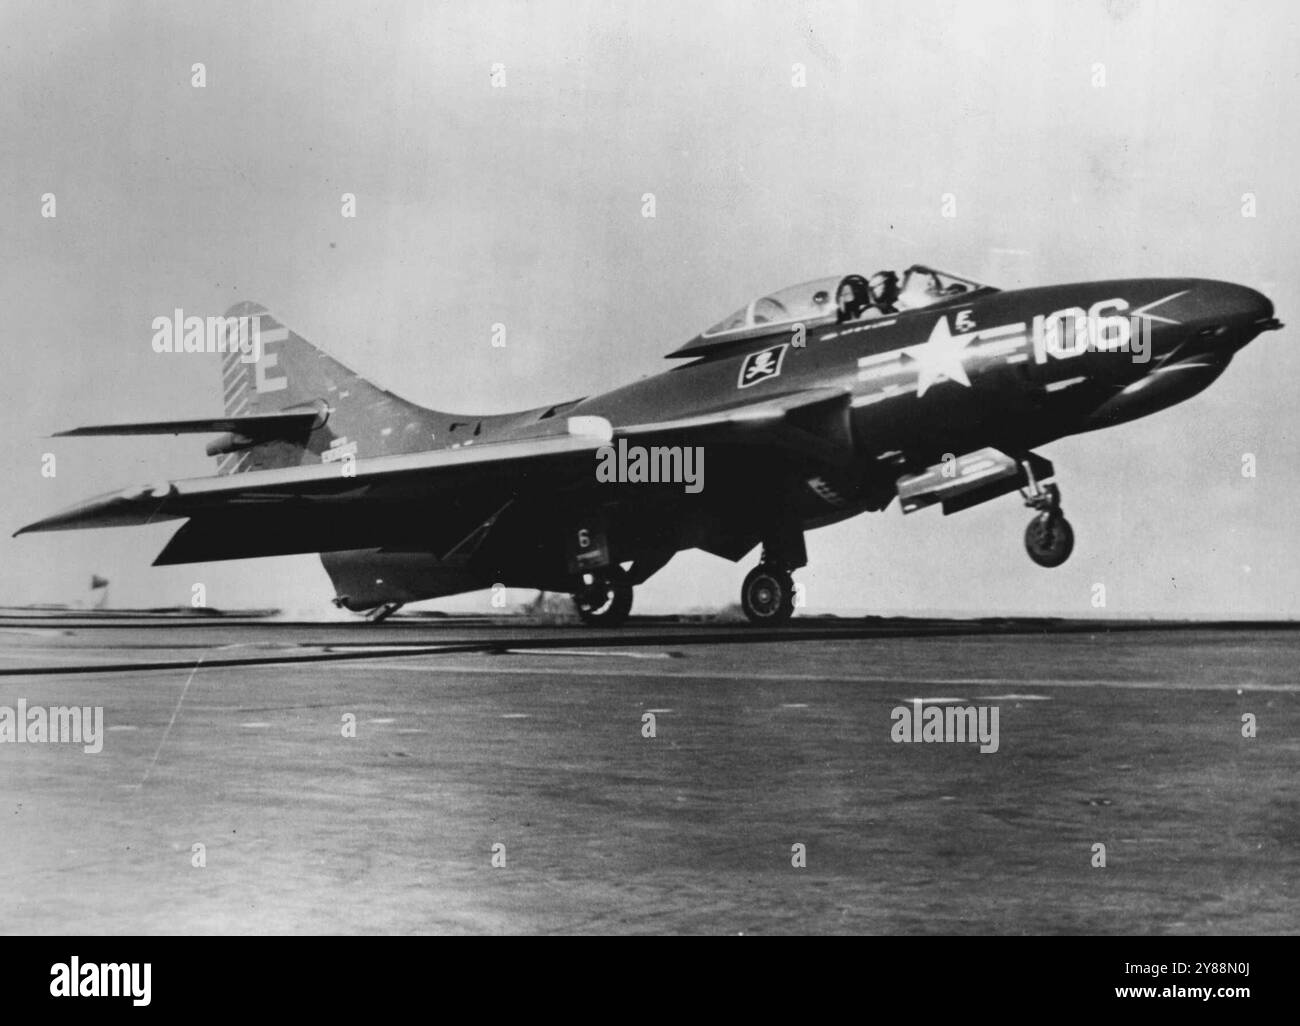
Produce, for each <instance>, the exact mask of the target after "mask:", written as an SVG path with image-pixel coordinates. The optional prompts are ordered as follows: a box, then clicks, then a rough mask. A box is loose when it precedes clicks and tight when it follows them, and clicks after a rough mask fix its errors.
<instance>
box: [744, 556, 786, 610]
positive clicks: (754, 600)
mask: <svg viewBox="0 0 1300 1026" xmlns="http://www.w3.org/2000/svg"><path fill="white" fill-rule="evenodd" d="M740 605H741V608H743V609H744V610H745V616H747V617H748V618H749V620H750V622H751V623H762V624H779V623H785V622H786V621H787V620H789V619H790V617H791V616H793V615H794V578H793V577H791V576H790V571H789V570H787V569H786V568H785V567H783V566H781V565H780V564H779V563H769V562H768V561H767V557H766V553H765V554H764V559H763V562H761V563H759V564H758V566H756V567H754V569H753V570H751V571H749V573H747V574H746V575H745V583H744V584H742V585H741V586H740Z"/></svg>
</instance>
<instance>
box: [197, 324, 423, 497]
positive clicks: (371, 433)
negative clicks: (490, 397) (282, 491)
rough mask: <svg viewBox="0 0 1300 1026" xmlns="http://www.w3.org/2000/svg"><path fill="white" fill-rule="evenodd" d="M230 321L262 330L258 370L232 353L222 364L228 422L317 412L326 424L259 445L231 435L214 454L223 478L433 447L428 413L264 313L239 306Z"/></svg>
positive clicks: (214, 448) (215, 447)
mask: <svg viewBox="0 0 1300 1026" xmlns="http://www.w3.org/2000/svg"><path fill="white" fill-rule="evenodd" d="M226 317H227V318H238V317H247V318H250V319H253V320H254V323H255V324H256V325H257V327H258V338H259V339H260V352H258V353H257V356H258V359H257V360H256V362H245V357H244V355H243V354H241V353H240V352H239V350H238V349H234V350H232V351H230V352H227V353H225V354H224V355H223V356H222V362H221V390H222V401H223V402H224V403H225V411H226V413H227V414H228V415H229V416H232V417H235V416H245V417H247V416H254V415H257V414H267V413H278V412H283V411H286V410H298V409H303V410H307V409H316V410H320V411H322V412H324V413H326V414H327V417H326V419H325V423H324V424H323V425H322V426H320V427H318V428H316V429H314V430H310V431H304V432H303V433H302V435H301V436H299V437H293V438H276V439H270V440H262V441H257V440H255V439H249V438H241V437H239V436H237V435H227V436H225V437H224V438H222V439H221V440H220V441H219V442H217V443H214V444H213V445H212V446H209V448H208V452H209V454H210V455H213V456H216V457H217V472H218V473H220V474H237V473H241V472H244V471H249V470H269V469H272V468H277V467H296V466H300V465H302V464H308V463H319V462H330V461H332V460H341V459H343V458H345V457H346V456H348V455H352V456H354V457H357V458H360V457H362V456H379V455H386V454H392V453H403V452H418V451H420V450H422V449H427V448H429V447H430V443H431V440H432V438H433V434H434V431H435V429H436V427H437V423H436V422H437V421H439V420H441V419H442V418H441V417H440V416H439V415H438V414H436V413H433V412H432V411H430V410H426V409H424V408H423V407H421V406H417V405H415V404H414V403H410V402H407V401H406V400H404V399H400V398H398V397H397V396H395V395H393V394H392V393H391V392H386V391H384V390H383V389H381V388H379V387H377V386H376V385H373V384H371V383H370V382H369V381H367V380H366V379H365V378H363V377H361V376H360V375H359V374H357V373H356V372H355V371H353V370H351V369H349V368H347V367H345V366H343V364H341V363H339V362H338V361H337V360H334V359H332V358H330V357H329V356H327V355H325V353H323V352H321V350H319V349H317V348H316V347H315V346H313V345H312V344H311V343H310V342H308V341H307V340H306V339H304V338H303V337H302V336H301V335H298V334H297V333H295V332H293V331H291V330H289V328H287V327H285V326H284V325H283V324H281V323H280V322H279V321H278V320H277V319H276V318H275V317H274V316H272V314H271V313H270V311H268V310H267V309H266V308H265V307H263V306H259V305H258V304H256V303H239V304H237V305H235V306H232V307H231V308H230V309H229V310H227V311H226Z"/></svg>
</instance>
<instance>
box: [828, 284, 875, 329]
mask: <svg viewBox="0 0 1300 1026" xmlns="http://www.w3.org/2000/svg"><path fill="white" fill-rule="evenodd" d="M870 305H871V289H870V287H869V286H868V285H867V279H866V278H864V277H862V275H860V274H850V275H849V276H848V277H847V278H845V279H844V280H843V281H842V282H840V287H839V288H838V289H836V291H835V306H836V314H835V319H836V320H837V321H838V322H839V323H841V324H843V323H844V322H845V321H855V320H857V319H858V318H859V317H861V316H862V313H863V311H864V310H866V309H867V307H869V306H870Z"/></svg>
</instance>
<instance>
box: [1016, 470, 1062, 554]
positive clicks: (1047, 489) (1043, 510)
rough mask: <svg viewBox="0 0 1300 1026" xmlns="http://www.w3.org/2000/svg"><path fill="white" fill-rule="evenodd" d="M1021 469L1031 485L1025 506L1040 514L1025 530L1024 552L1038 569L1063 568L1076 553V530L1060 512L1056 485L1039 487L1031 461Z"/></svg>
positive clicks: (1024, 493) (1059, 497)
mask: <svg viewBox="0 0 1300 1026" xmlns="http://www.w3.org/2000/svg"><path fill="white" fill-rule="evenodd" d="M1022 466H1023V467H1024V470H1025V477H1026V478H1027V479H1028V481H1029V487H1028V488H1025V489H1023V490H1022V491H1021V494H1022V495H1024V497H1025V505H1026V506H1028V507H1029V508H1030V509H1036V510H1038V511H1039V513H1038V515H1037V516H1036V517H1034V519H1033V520H1031V521H1029V526H1028V527H1026V528H1025V551H1026V552H1028V553H1029V558H1030V559H1032V560H1033V561H1034V562H1035V563H1037V564H1038V565H1039V566H1046V567H1054V566H1060V565H1061V564H1062V563H1064V562H1065V561H1066V560H1067V559H1069V558H1070V553H1071V552H1073V551H1074V528H1072V527H1071V526H1070V522H1069V521H1068V520H1066V519H1065V514H1063V513H1062V512H1061V490H1060V489H1059V488H1057V487H1056V485H1054V484H1049V485H1043V484H1039V482H1038V481H1037V479H1036V478H1035V477H1034V472H1033V471H1032V470H1031V469H1030V466H1029V461H1028V460H1026V461H1025V462H1024V463H1023V464H1022Z"/></svg>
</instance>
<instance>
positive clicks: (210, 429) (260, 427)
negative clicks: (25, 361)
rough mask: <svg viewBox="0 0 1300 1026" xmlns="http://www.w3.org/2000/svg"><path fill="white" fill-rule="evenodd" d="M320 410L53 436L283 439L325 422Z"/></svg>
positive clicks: (110, 427) (148, 423)
mask: <svg viewBox="0 0 1300 1026" xmlns="http://www.w3.org/2000/svg"><path fill="white" fill-rule="evenodd" d="M325 418H326V414H325V413H324V412H323V411H321V410H294V411H291V412H288V413H263V414H258V415H257V416H255V417H206V418H202V419H200V420H148V421H140V422H138V423H135V424H92V425H90V426H88V427H79V428H73V429H72V430H71V431H59V432H56V433H55V434H54V435H53V437H54V438H77V437H87V436H93V435H201V434H219V433H221V432H233V433H235V434H238V435H243V436H245V437H246V438H282V437H286V436H289V435H295V434H299V433H301V432H303V431H313V430H315V429H316V428H318V427H320V426H321V425H322V424H324V423H325Z"/></svg>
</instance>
